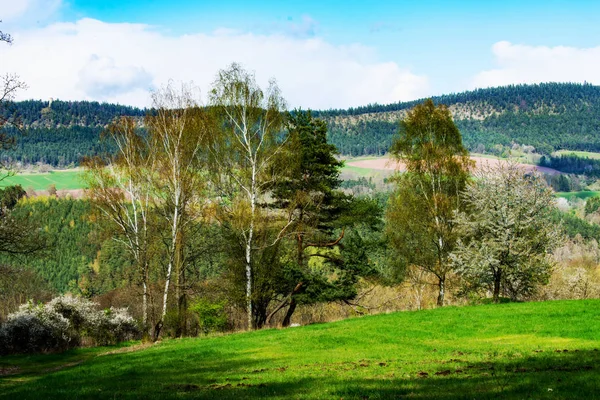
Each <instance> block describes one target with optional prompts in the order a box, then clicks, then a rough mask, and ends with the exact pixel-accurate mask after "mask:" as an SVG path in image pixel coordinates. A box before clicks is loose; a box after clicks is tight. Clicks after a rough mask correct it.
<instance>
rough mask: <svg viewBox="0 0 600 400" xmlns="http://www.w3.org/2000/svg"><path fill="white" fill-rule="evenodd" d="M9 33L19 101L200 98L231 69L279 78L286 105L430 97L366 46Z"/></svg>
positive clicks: (148, 31) (140, 33)
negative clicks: (183, 94)
mask: <svg viewBox="0 0 600 400" xmlns="http://www.w3.org/2000/svg"><path fill="white" fill-rule="evenodd" d="M0 1H2V0H0ZM31 1H37V0H31ZM15 12H16V11H15ZM307 21H308V20H307ZM307 21H304V22H307ZM308 22H310V24H309V25H311V24H313V22H312V20H311V21H308ZM308 22H307V23H308ZM13 36H14V37H15V43H14V45H13V46H0V60H2V62H0V73H4V72H17V73H18V74H19V75H20V76H21V78H22V79H23V80H24V81H26V82H27V84H28V85H29V90H28V91H27V92H25V93H21V98H40V99H47V98H49V97H53V98H60V99H65V100H81V99H86V100H99V101H108V102H118V103H123V104H132V105H137V106H147V105H149V98H150V96H149V93H148V91H149V90H151V89H152V88H155V87H158V86H160V85H162V84H165V83H167V82H168V81H169V80H175V81H184V82H188V81H193V82H194V83H195V84H196V85H197V86H199V87H200V89H201V91H202V92H203V93H206V92H207V89H208V87H209V86H210V83H211V82H212V81H213V80H214V77H215V75H216V73H217V71H218V70H219V69H220V68H224V67H226V66H227V65H229V64H230V63H232V62H240V63H242V64H243V65H244V66H245V67H246V68H248V69H249V70H254V71H256V75H257V80H258V81H259V83H261V84H266V83H267V81H268V79H269V78H271V77H274V78H276V79H277V81H278V83H279V85H280V87H281V89H282V92H283V95H284V97H285V98H286V99H287V101H288V103H289V105H290V106H291V107H300V106H301V107H303V108H313V109H324V108H346V107H350V106H358V105H364V104H368V103H375V102H378V103H390V102H396V101H401V100H411V99H415V98H418V97H422V96H424V95H426V94H427V92H428V91H429V90H428V89H429V87H428V79H427V77H425V76H423V75H418V74H415V73H413V72H411V71H410V70H408V69H406V68H402V67H400V66H399V65H398V64H396V63H394V62H380V61H378V60H377V58H376V55H375V53H374V51H373V50H372V49H371V48H368V47H365V46H361V45H349V46H339V45H333V44H330V43H328V42H326V41H324V40H322V39H319V38H315V37H303V36H302V35H285V34H270V35H268V34H265V35H257V34H252V33H240V32H236V31H229V30H225V29H222V30H219V31H216V32H213V33H211V34H194V35H183V36H169V35H167V34H164V33H162V32H159V31H157V30H156V29H154V28H153V27H151V26H147V25H141V24H129V23H105V22H102V21H98V20H94V19H81V20H79V21H76V22H72V23H71V22H69V23H53V24H50V25H48V26H46V27H43V28H36V29H29V30H24V31H17V32H14V35H13Z"/></svg>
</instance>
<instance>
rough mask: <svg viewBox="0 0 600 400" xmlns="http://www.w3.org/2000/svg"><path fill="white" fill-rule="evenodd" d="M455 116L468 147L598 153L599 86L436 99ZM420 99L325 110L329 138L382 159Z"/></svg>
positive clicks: (518, 88)
mask: <svg viewBox="0 0 600 400" xmlns="http://www.w3.org/2000/svg"><path fill="white" fill-rule="evenodd" d="M432 100H433V101H434V103H436V104H445V105H447V106H449V107H450V110H451V111H452V112H453V114H454V119H455V123H456V125H457V127H458V128H459V130H460V131H461V133H462V136H463V142H464V144H465V146H466V147H467V148H468V149H469V150H471V151H477V152H488V153H495V152H497V150H496V149H494V147H497V146H498V145H500V146H510V145H511V144H513V143H517V144H521V145H527V146H533V147H534V148H535V149H536V150H537V152H538V153H542V154H550V153H552V152H553V151H555V150H560V149H569V150H584V151H598V150H600V136H599V135H597V133H598V132H600V87H598V86H593V85H589V84H583V85H582V84H567V83H565V84H563V83H547V84H539V85H512V86H505V87H498V88H490V89H479V90H475V91H471V92H464V93H458V94H450V95H444V96H438V97H433V98H432ZM421 101H422V100H418V101H414V102H406V103H395V104H389V105H378V104H374V105H369V106H365V107H358V108H354V109H348V110H329V111H321V112H319V113H318V115H319V116H321V117H322V118H324V119H325V120H327V121H328V123H329V126H330V139H331V141H332V143H334V144H335V145H336V146H338V148H339V149H340V151H341V152H342V153H343V154H348V155H354V156H358V155H367V154H383V153H385V152H386V151H387V149H389V147H390V145H391V143H392V139H393V136H394V134H395V133H396V132H397V130H398V123H397V120H398V119H399V117H401V116H402V115H403V114H402V113H403V112H405V111H406V110H408V109H410V108H411V107H413V106H414V105H415V104H417V103H419V102H421Z"/></svg>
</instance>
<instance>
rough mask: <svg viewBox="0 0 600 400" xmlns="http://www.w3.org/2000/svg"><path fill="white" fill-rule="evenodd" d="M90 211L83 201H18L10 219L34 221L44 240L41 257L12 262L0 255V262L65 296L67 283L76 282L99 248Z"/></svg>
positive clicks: (41, 199)
mask: <svg viewBox="0 0 600 400" xmlns="http://www.w3.org/2000/svg"><path fill="white" fill-rule="evenodd" d="M90 211H91V207H90V204H89V202H88V201H85V200H70V199H56V198H45V197H40V198H36V199H24V200H21V201H20V202H19V203H18V204H17V205H16V206H15V208H14V210H13V213H12V215H14V217H15V218H16V219H17V220H20V219H23V218H28V219H30V220H33V221H36V223H38V224H39V225H40V227H41V229H42V232H43V234H44V237H46V238H47V240H48V247H47V249H46V250H45V251H44V252H42V253H37V254H32V255H24V256H21V257H19V258H18V259H15V258H13V257H8V256H6V255H0V262H2V263H6V264H9V265H18V266H23V265H25V266H27V268H31V269H32V270H33V271H35V272H36V273H37V274H38V275H39V276H40V277H42V278H43V279H45V280H46V281H48V282H49V283H50V285H51V286H52V287H53V289H55V290H57V291H58V292H65V291H67V290H68V288H69V282H70V281H72V280H75V281H77V280H78V279H79V277H80V276H81V275H82V274H83V273H84V272H86V271H88V270H90V269H91V265H92V263H93V261H94V259H95V258H96V254H97V251H98V250H99V245H98V244H94V243H93V241H92V240H91V238H93V236H94V233H93V228H94V227H93V223H92V222H91V221H90V217H89V214H90Z"/></svg>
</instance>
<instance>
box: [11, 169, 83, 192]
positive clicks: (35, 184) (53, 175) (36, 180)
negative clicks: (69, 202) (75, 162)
mask: <svg viewBox="0 0 600 400" xmlns="http://www.w3.org/2000/svg"><path fill="white" fill-rule="evenodd" d="M10 185H21V186H22V187H23V189H27V188H33V189H34V190H47V189H48V186H50V185H55V186H56V189H58V190H73V189H82V188H84V186H85V185H84V183H83V182H82V180H81V172H80V171H78V170H66V171H52V172H47V173H22V174H16V175H14V176H10V177H8V178H6V179H4V180H2V181H1V182H0V187H6V186H10Z"/></svg>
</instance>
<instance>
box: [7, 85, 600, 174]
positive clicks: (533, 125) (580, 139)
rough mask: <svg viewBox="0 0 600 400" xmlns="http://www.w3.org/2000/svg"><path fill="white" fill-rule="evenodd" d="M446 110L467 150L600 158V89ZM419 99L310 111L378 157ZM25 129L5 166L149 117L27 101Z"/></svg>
mask: <svg viewBox="0 0 600 400" xmlns="http://www.w3.org/2000/svg"><path fill="white" fill-rule="evenodd" d="M432 99H433V101H434V102H435V103H438V104H446V105H448V107H449V108H450V110H451V112H452V114H453V116H454V119H455V121H456V124H457V126H458V127H459V129H460V130H461V132H462V134H463V140H464V142H465V144H466V146H467V147H468V148H469V149H470V150H471V151H477V152H499V151H502V149H503V148H508V147H510V146H513V145H515V144H518V145H526V146H533V147H534V148H535V149H536V151H537V152H539V153H543V154H550V153H551V152H553V151H555V150H560V149H568V150H583V151H600V86H595V85H591V84H587V83H584V84H580V83H542V84H535V85H510V86H502V87H496V88H488V89H477V90H473V91H467V92H462V93H452V94H448V95H442V96H434V97H432ZM422 101H423V99H420V100H415V101H410V102H398V103H392V104H387V105H379V104H369V105H366V106H361V107H355V108H349V109H345V110H339V109H337V110H334V109H332V110H315V111H313V113H314V115H316V116H319V117H321V118H323V119H325V120H326V121H327V123H328V125H329V138H330V140H331V142H332V143H334V144H335V145H336V146H337V147H338V149H339V150H340V152H341V153H342V154H344V155H353V156H358V155H381V154H385V153H386V152H387V150H388V149H389V147H390V145H391V143H392V141H393V137H394V135H396V134H397V131H398V121H399V120H400V119H401V118H402V117H403V116H404V115H405V114H406V112H407V110H409V109H410V108H412V107H414V106H415V105H416V104H418V103H420V102H422ZM1 112H2V113H3V114H4V116H5V117H10V116H11V115H18V116H19V118H20V119H21V121H22V122H23V123H24V125H25V126H26V127H27V128H28V135H26V136H24V137H19V141H18V145H17V148H15V149H13V150H11V151H8V152H4V153H3V154H2V157H3V158H4V159H6V158H10V159H11V160H17V161H24V162H29V163H35V162H38V161H43V162H47V163H49V164H52V165H63V164H77V163H78V162H79V160H80V159H81V157H83V156H92V155H97V154H100V153H102V152H105V151H110V145H109V144H103V143H101V142H100V133H101V132H102V130H103V129H104V128H105V127H106V126H107V125H108V124H109V123H110V121H112V120H113V119H114V118H115V117H118V116H123V115H129V116H135V117H140V118H141V117H143V116H144V115H145V114H146V113H147V112H148V110H147V109H140V108H136V107H130V106H124V105H116V104H109V103H98V102H90V101H62V100H56V99H55V100H53V101H52V104H51V106H49V102H48V101H41V100H28V101H21V102H16V103H12V104H9V105H8V107H6V108H5V109H4V110H1Z"/></svg>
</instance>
